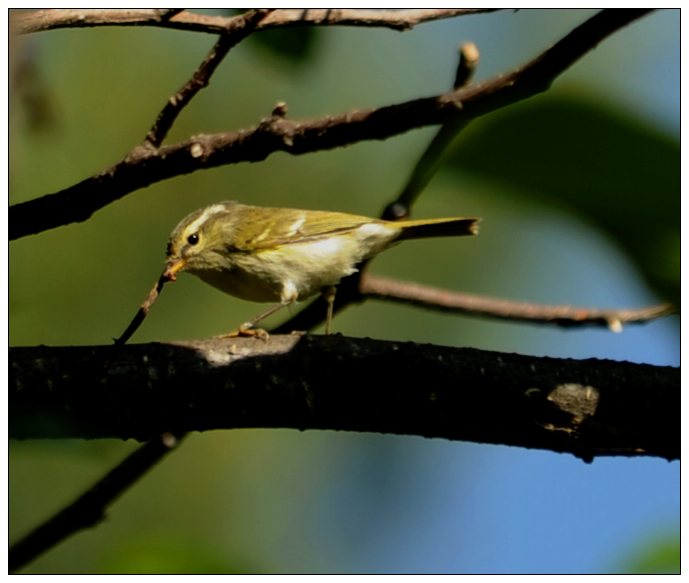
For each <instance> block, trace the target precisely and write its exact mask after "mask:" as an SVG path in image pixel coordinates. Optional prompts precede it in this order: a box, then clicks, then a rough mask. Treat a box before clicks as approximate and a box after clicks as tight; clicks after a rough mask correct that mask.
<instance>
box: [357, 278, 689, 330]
mask: <svg viewBox="0 0 689 583" xmlns="http://www.w3.org/2000/svg"><path fill="white" fill-rule="evenodd" d="M359 291H360V293H361V296H362V298H369V299H376V300H389V301H393V302H399V303H403V304H411V305H414V306H420V307H423V308H428V309H431V310H437V311H441V312H452V313H455V314H466V315H469V316H481V317H488V318H498V319H502V320H515V321H522V322H531V323H534V324H553V325H556V326H563V327H573V326H605V327H608V328H610V329H611V330H612V331H613V332H621V331H622V326H623V325H624V324H644V323H646V322H650V321H651V320H656V319H658V318H663V317H665V316H669V315H671V314H675V313H676V312H677V309H676V308H675V307H674V306H673V305H672V304H661V305H658V306H651V307H648V308H641V309H639V310H600V309H594V308H575V307H572V306H543V305H538V304H530V303H526V302H512V301H509V300H503V299H498V298H488V297H485V296H478V295H472V294H465V293H458V292H451V291H448V290H442V289H437V288H433V287H428V286H424V285H420V284H416V283H410V282H403V281H396V280H392V279H387V278H384V277H376V276H371V275H364V277H362V278H361V284H360V287H359Z"/></svg>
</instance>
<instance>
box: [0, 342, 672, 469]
mask: <svg viewBox="0 0 689 583" xmlns="http://www.w3.org/2000/svg"><path fill="white" fill-rule="evenodd" d="M113 355H114V357H113ZM9 358H10V371H11V373H10V383H9V390H10V394H9V418H10V431H9V434H10V437H12V438H20V439H26V438H38V437H81V438H100V437H118V438H122V439H127V438H134V439H138V440H146V439H150V438H153V437H155V436H157V435H161V434H163V433H166V432H171V433H174V434H179V433H183V432H185V431H206V430H209V429H231V428H240V427H287V428H294V429H302V430H303V429H335V430H346V431H370V432H377V433H396V434H406V435H420V436H424V437H444V438H446V439H453V440H463V441H475V442H479V443H495V444H505V445H516V446H521V447H528V448H538V449H547V450H551V451H555V452H569V453H572V454H574V455H576V456H579V457H581V458H584V459H586V460H590V459H592V458H593V457H595V456H599V455H627V456H636V455H650V456H659V457H663V458H667V459H678V458H679V455H680V454H679V449H680V426H679V400H680V372H679V369H678V368H671V367H657V366H649V365H642V364H632V363H628V362H612V361H605V360H594V359H591V360H584V361H576V360H571V359H553V358H536V357H532V356H520V355H516V354H502V353H496V352H488V351H482V350H476V349H471V348H461V349H460V348H449V347H441V346H432V345H418V344H414V343H411V342H408V343H396V342H383V341H378V340H370V339H356V338H344V337H341V336H310V335H290V336H272V337H271V338H270V340H269V341H268V342H263V341H261V340H257V339H253V338H251V339H245V338H242V339H232V340H217V339H215V340H208V341H204V342H187V343H176V344H150V345H132V346H123V347H118V348H117V349H114V348H113V347H109V346H100V347H98V346H95V347H35V348H33V347H32V348H13V349H10V356H9Z"/></svg>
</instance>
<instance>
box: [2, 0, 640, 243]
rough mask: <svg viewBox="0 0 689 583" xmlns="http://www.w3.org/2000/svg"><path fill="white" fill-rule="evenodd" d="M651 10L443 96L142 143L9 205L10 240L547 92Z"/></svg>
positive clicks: (611, 20)
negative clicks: (250, 167) (177, 180)
mask: <svg viewBox="0 0 689 583" xmlns="http://www.w3.org/2000/svg"><path fill="white" fill-rule="evenodd" d="M648 12H649V10H632V9H630V10H622V9H613V10H604V11H602V12H600V13H598V14H596V15H595V16H593V17H592V18H590V19H589V20H588V21H586V22H585V23H584V24H582V25H581V26H579V27H578V28H576V29H575V30H573V31H572V32H571V33H570V34H569V35H567V36H566V37H565V38H563V39H562V40H561V41H559V42H558V43H556V44H555V45H554V46H553V47H552V48H550V49H548V50H547V51H545V52H544V53H542V54H541V55H540V56H538V57H537V58H536V59H534V60H533V61H531V62H530V63H527V64H526V65H524V66H522V67H519V68H518V69H516V70H514V71H513V72H512V73H509V74H507V75H501V76H498V77H496V78H494V79H492V80H489V81H486V82H484V83H481V84H479V85H476V86H471V87H467V88H463V89H459V90H457V91H451V92H449V93H446V94H444V95H438V96H435V97H427V98H423V99H417V100H414V101H410V102H407V103H402V104H398V105H391V106H387V107H381V108H378V109H367V110H358V111H352V112H349V113H345V114H341V115H335V116H328V117H325V118H321V119H316V120H311V121H302V122H295V121H291V120H288V119H285V118H284V117H281V116H272V117H270V118H268V119H266V120H264V122H263V123H261V124H259V125H258V126H256V127H254V128H251V129H248V130H240V131H236V132H231V133H227V134H214V135H201V136H196V137H194V138H191V139H189V140H186V141H184V142H181V143H178V144H174V145H170V146H165V147H162V148H159V149H158V150H153V151H152V150H151V149H150V148H146V147H144V146H139V147H137V148H135V149H134V150H133V151H132V152H131V153H130V154H129V155H128V156H127V157H126V158H125V159H124V160H122V161H121V162H119V163H118V164H116V165H114V166H112V167H110V168H108V169H107V170H104V171H103V172H101V173H99V174H97V175H95V176H93V177H91V178H89V179H87V180H85V181H83V182H80V183H79V184H76V185H74V186H72V187H70V188H67V189H65V190H63V191H60V192H58V193H55V194H50V195H46V196H43V197H41V198H38V199H34V200H31V201H28V202H25V203H20V204H17V205H14V206H12V207H10V209H9V226H10V228H9V232H10V233H9V234H10V239H18V238H21V237H24V236H26V235H30V234H35V233H40V232H42V231H45V230H48V229H52V228H55V227H58V226H61V225H66V224H69V223H73V222H81V221H85V220H87V219H88V218H89V217H90V216H91V215H92V214H93V213H94V212H96V211H97V210H99V209H101V208H103V207H105V206H107V205H108V204H110V203H112V202H114V201H116V200H118V199H120V198H122V197H123V196H125V195H127V194H129V193H130V192H133V191H135V190H137V189H139V188H143V187H145V186H149V185H150V184H153V183H155V182H158V181H161V180H165V179H167V178H171V177H173V176H179V175H181V174H188V173H190V172H195V171H196V170H200V169H202V168H213V167H216V166H221V165H224V164H237V163H239V162H257V161H260V160H264V159H265V158H267V157H268V156H269V155H270V154H272V153H274V152H278V151H284V152H288V153H290V154H294V155H299V154H306V153H310V152H316V151H321V150H329V149H332V148H338V147H343V146H347V145H351V144H354V143H356V142H359V141H363V140H384V139H386V138H389V137H392V136H395V135H399V134H402V133H405V132H407V131H409V130H411V129H416V128H420V127H424V126H429V125H437V124H443V123H446V122H448V121H451V120H453V121H458V122H459V121H461V120H472V119H474V118H476V117H479V116H482V115H485V114H486V113H489V112H491V111H495V110H496V109H500V108H502V107H506V106H507V105H510V104H512V103H516V102H518V101H521V100H523V99H526V98H528V97H531V96H533V95H536V94H538V93H540V92H542V91H545V90H546V89H548V87H549V86H550V85H551V83H552V82H553V81H554V79H555V78H556V77H557V76H558V75H560V74H561V73H562V72H563V71H565V70H566V69H567V68H568V67H570V66H571V65H572V64H573V63H574V62H576V61H577V60H578V59H579V58H581V57H582V56H583V55H585V54H586V53H587V52H588V51H590V50H591V49H593V48H594V47H595V46H596V45H597V44H598V43H599V42H600V41H601V40H603V39H604V38H606V37H607V36H609V35H610V34H612V33H613V32H615V31H616V30H618V29H620V28H621V27H623V26H626V25H627V24H629V23H630V22H632V21H634V20H636V19H638V18H640V17H642V16H644V15H646V14H648Z"/></svg>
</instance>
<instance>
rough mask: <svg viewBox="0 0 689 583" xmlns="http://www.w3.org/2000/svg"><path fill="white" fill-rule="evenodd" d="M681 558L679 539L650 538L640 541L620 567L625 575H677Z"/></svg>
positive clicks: (669, 537) (679, 571)
mask: <svg viewBox="0 0 689 583" xmlns="http://www.w3.org/2000/svg"><path fill="white" fill-rule="evenodd" d="M681 558H682V557H681V545H680V539H679V537H677V538H675V537H671V536H663V535H661V536H650V537H649V538H648V539H647V540H642V541H640V543H639V545H638V546H637V548H636V549H634V553H633V554H630V555H629V556H628V557H626V559H625V560H624V561H622V562H621V566H622V569H623V570H624V572H625V573H630V574H635V575H673V574H676V575H679V574H680V573H681V565H682V563H681Z"/></svg>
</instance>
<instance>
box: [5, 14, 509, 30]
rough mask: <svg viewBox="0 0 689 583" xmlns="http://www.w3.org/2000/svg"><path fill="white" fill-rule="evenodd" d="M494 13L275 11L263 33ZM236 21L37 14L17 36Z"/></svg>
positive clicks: (211, 26) (18, 26) (19, 23)
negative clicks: (73, 30) (296, 27)
mask: <svg viewBox="0 0 689 583" xmlns="http://www.w3.org/2000/svg"><path fill="white" fill-rule="evenodd" d="M495 10H497V9H496V8H443V9H434V10H429V9H414V10H395V11H392V10H352V9H344V10H343V9H339V10H338V9H309V10H276V11H275V12H274V13H273V14H272V15H271V16H269V17H268V18H267V19H266V20H265V21H263V22H262V23H261V24H260V26H259V29H269V28H279V27H285V26H366V27H385V28H391V29H394V30H409V29H411V28H413V27H414V26H416V25H417V24H420V23H422V22H430V21H433V20H441V19H444V18H452V17H455V16H463V15H466V14H477V13H481V12H494V11H495ZM237 18H238V17H237V16H231V17H227V16H206V15H203V14H194V13H193V12H186V11H182V12H179V13H177V14H174V15H170V14H169V9H164V10H160V9H157V10H120V9H117V10H85V9H74V10H38V11H36V12H30V13H28V14H22V15H21V16H17V17H15V18H14V20H13V24H14V27H15V30H16V31H17V32H18V33H19V34H28V33H32V32H42V31H45V30H55V29H57V28H86V27H94V26H158V27H162V28H173V29H177V30H190V31H194V32H207V33H211V34H222V32H223V31H225V30H226V29H227V27H228V26H232V25H233V23H234V21H235V20H236V19H237Z"/></svg>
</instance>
